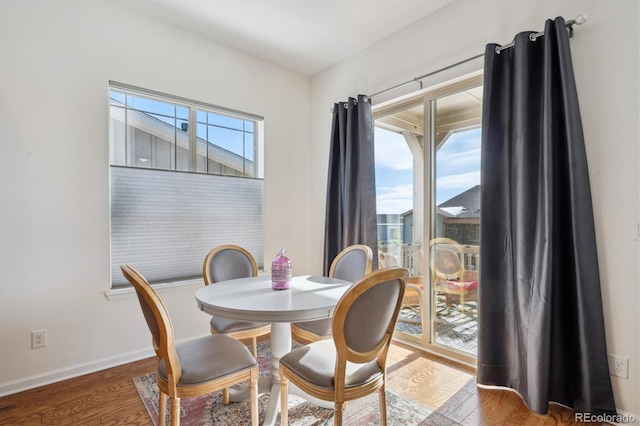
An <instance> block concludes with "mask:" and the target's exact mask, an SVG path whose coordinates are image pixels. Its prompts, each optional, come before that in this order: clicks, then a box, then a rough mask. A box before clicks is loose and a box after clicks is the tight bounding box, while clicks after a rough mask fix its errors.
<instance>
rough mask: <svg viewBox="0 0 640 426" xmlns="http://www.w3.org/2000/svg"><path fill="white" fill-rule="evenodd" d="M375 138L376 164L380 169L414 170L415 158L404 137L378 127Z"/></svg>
mask: <svg viewBox="0 0 640 426" xmlns="http://www.w3.org/2000/svg"><path fill="white" fill-rule="evenodd" d="M375 138H376V144H375V156H376V164H377V165H378V166H379V167H386V168H389V169H392V170H410V169H412V168H413V156H412V155H411V151H410V150H409V147H408V146H407V142H406V141H405V139H404V137H403V136H402V135H400V134H398V133H394V132H390V131H388V130H384V129H380V128H377V127H376V134H375Z"/></svg>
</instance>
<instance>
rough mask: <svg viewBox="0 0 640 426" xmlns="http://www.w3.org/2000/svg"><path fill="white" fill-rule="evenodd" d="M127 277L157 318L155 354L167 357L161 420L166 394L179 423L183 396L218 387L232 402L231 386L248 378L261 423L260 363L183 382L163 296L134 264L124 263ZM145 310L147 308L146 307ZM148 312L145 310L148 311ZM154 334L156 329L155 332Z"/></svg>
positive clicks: (175, 423) (175, 424)
mask: <svg viewBox="0 0 640 426" xmlns="http://www.w3.org/2000/svg"><path fill="white" fill-rule="evenodd" d="M120 268H121V269H122V273H123V274H124V276H125V278H127V280H129V282H130V283H131V284H132V285H133V287H134V288H135V290H136V292H137V293H138V297H141V298H143V299H144V300H145V301H146V304H147V305H148V306H149V308H150V309H151V314H152V315H153V317H154V318H155V323H156V324H157V326H158V330H157V335H158V336H159V341H156V339H155V338H154V337H152V344H153V349H154V350H155V352H156V356H157V357H158V358H159V359H160V360H164V362H165V366H166V369H167V378H168V380H166V381H165V380H163V379H162V378H161V377H160V375H159V374H156V377H157V382H158V388H159V390H160V392H159V397H160V400H159V401H158V423H159V424H160V425H164V424H165V423H164V422H165V416H166V412H167V405H166V403H167V401H166V396H167V395H168V396H169V399H170V400H171V425H172V426H178V425H179V424H180V398H183V397H184V398H190V397H195V396H201V395H206V394H209V393H212V392H215V391H218V390H223V392H224V403H225V404H228V403H229V390H228V388H229V387H230V386H233V385H235V384H238V383H242V382H245V381H249V389H250V400H251V401H250V404H251V424H252V425H253V426H257V425H258V375H259V372H258V366H257V365H256V366H255V367H253V368H248V369H244V370H240V371H237V372H235V373H233V374H229V375H226V376H222V377H219V378H216V379H214V380H209V381H207V382H203V383H200V384H197V385H188V386H180V379H181V377H182V368H181V367H180V360H179V359H178V354H177V352H176V347H175V342H174V333H173V324H172V323H171V318H170V317H169V312H168V311H167V308H166V307H165V305H164V303H163V302H162V299H160V297H159V296H158V294H157V293H156V292H155V290H154V289H153V288H152V287H151V285H150V284H149V283H148V282H147V280H146V279H145V278H144V277H143V276H142V275H141V274H140V273H139V272H138V271H137V270H135V268H133V267H132V266H131V265H122V266H121V267H120ZM143 311H144V309H143ZM145 315H146V313H145ZM152 334H153V333H152Z"/></svg>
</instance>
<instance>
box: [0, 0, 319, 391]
mask: <svg viewBox="0 0 640 426" xmlns="http://www.w3.org/2000/svg"><path fill="white" fill-rule="evenodd" d="M109 80H114V81H118V82H122V83H127V84H131V85H135V86H139V87H143V88H148V89H152V90H156V91H161V92H164V93H168V94H172V95H177V96H182V97H186V98H191V99H195V100H199V101H203V102H208V103H211V104H215V105H221V106H225V107H229V108H234V109H237V110H241V111H246V112H250V113H254V114H259V115H263V116H264V117H265V144H266V150H265V156H266V159H265V163H266V167H265V193H264V199H265V258H266V259H267V260H269V259H271V257H272V256H275V254H276V250H277V248H278V247H286V248H287V249H288V253H289V254H290V256H291V258H292V260H293V262H294V268H295V269H296V271H297V272H299V273H308V272H309V269H310V265H311V262H310V259H311V257H310V256H311V254H310V238H309V235H310V234H309V228H310V226H309V221H310V219H309V218H310V214H311V213H310V206H311V204H310V199H309V195H308V194H309V191H308V189H309V187H310V176H309V174H308V173H307V169H308V163H309V162H310V152H309V146H308V142H307V141H308V139H309V127H310V109H309V105H310V81H309V78H308V77H305V76H301V75H298V74H295V73H292V72H290V71H287V70H284V69H282V68H278V67H276V66H274V65H271V64H268V63H265V62H263V61H260V60H257V59H254V58H252V57H249V56H246V55H243V54H240V53H238V52H236V51H234V50H232V49H229V48H226V47H224V46H221V45H216V44H215V43H212V42H210V41H205V40H204V39H200V38H198V37H196V36H192V35H190V34H188V33H186V32H183V31H181V30H178V29H174V28H172V27H169V26H167V25H165V24H162V23H160V22H157V21H153V20H151V19H147V18H146V17H144V16H142V15H138V14H137V13H135V12H133V11H131V10H129V9H128V8H126V7H123V6H121V5H118V4H113V3H110V2H104V1H92V2H87V1H75V2H63V1H56V2H47V1H13V0H10V1H2V2H0V200H1V201H0V324H1V326H0V360H1V362H0V395H1V394H6V393H12V392H15V391H17V390H19V389H22V388H25V387H30V386H34V385H39V384H42V383H44V382H47V381H51V380H57V379H60V378H63V377H66V376H69V375H74V374H78V373H82V372H86V371H89V370H92V369H99V368H101V367H104V366H109V365H113V364H118V363H122V362H125V361H128V360H130V359H132V358H136V357H141V356H143V355H151V351H150V349H151V345H150V335H149V332H148V330H147V329H146V325H145V323H144V320H143V317H142V315H141V311H140V307H139V306H138V304H137V303H138V302H137V300H136V299H135V298H134V297H129V298H125V299H120V300H115V301H108V300H107V298H106V297H105V292H106V291H107V290H108V289H109V282H110V276H109V274H110V269H109V180H108V179H109V169H108V163H109V157H108V152H109V149H108V134H107V124H108V117H109V111H108V107H107V105H108V99H107V96H108V90H107V88H108V81H109ZM293 205H295V211H294V210H293V209H292V206H293ZM197 288H198V286H192V287H188V288H181V289H175V290H170V291H167V292H164V293H162V296H163V297H164V298H165V301H166V303H167V305H168V308H169V310H170V312H171V314H172V316H173V321H174V326H175V329H176V333H177V336H178V337H179V338H188V337H192V336H195V335H203V334H208V333H209V326H208V319H209V316H208V315H206V314H204V313H202V312H200V311H199V310H198V309H197V307H196V303H195V299H194V296H193V294H194V292H195V290H196V289H197ZM43 328H44V329H47V331H48V346H47V347H45V348H40V349H31V347H30V332H31V330H38V329H43Z"/></svg>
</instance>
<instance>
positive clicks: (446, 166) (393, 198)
mask: <svg viewBox="0 0 640 426" xmlns="http://www.w3.org/2000/svg"><path fill="white" fill-rule="evenodd" d="M480 132H481V130H480V129H479V128H478V129H472V130H466V131H460V132H456V133H454V134H452V135H451V136H450V137H449V138H448V139H447V141H446V142H445V143H444V144H443V145H442V146H441V147H440V149H439V150H438V152H437V153H436V204H440V203H442V202H444V201H447V200H449V199H450V198H452V197H454V196H456V195H458V194H460V193H462V192H464V191H466V190H467V189H469V188H472V187H474V186H476V185H479V184H480V135H481V133H480ZM375 161H376V192H377V197H376V198H377V211H378V214H393V213H403V212H406V211H408V210H411V209H413V157H412V155H411V151H410V150H409V147H408V146H407V143H406V142H405V140H404V138H403V137H402V135H400V134H398V133H394V132H390V131H387V130H384V129H380V128H378V127H376V128H375Z"/></svg>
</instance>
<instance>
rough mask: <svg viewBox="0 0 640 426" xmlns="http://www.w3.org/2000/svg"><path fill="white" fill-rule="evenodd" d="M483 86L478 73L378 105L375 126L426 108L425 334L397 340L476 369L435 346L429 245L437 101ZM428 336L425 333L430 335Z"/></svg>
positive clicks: (464, 357)
mask: <svg viewBox="0 0 640 426" xmlns="http://www.w3.org/2000/svg"><path fill="white" fill-rule="evenodd" d="M482 84H483V75H482V71H478V72H475V73H473V74H470V75H467V76H465V77H461V78H459V79H456V80H454V81H448V82H445V83H442V84H439V85H437V86H434V87H430V88H427V89H423V90H420V91H417V92H414V93H411V94H409V95H405V96H401V97H399V98H395V99H392V100H389V101H385V102H382V103H380V104H376V105H374V106H373V107H372V112H373V119H374V122H375V120H376V119H379V118H382V117H385V116H387V115H390V114H393V113H396V112H399V111H402V110H405V109H407V108H409V107H411V106H415V105H416V104H422V105H423V110H424V117H423V129H424V131H423V135H424V136H423V140H424V145H423V149H422V154H423V157H422V164H423V170H422V175H423V182H422V194H417V195H418V196H419V195H421V198H422V200H420V199H418V200H416V199H414V211H415V210H416V205H417V204H418V203H422V205H421V206H420V209H421V210H422V217H423V223H422V232H423V236H422V247H423V253H424V254H425V255H424V256H422V271H424V272H423V283H424V284H423V287H424V290H423V293H422V298H423V299H422V310H423V311H422V330H423V333H422V335H421V336H413V335H408V334H406V333H402V335H400V334H399V333H397V332H396V333H395V334H394V337H397V338H398V340H400V341H401V342H403V343H406V344H409V345H412V346H415V347H417V348H419V349H422V350H425V351H427V352H431V353H434V354H436V355H439V356H441V357H444V358H447V359H451V360H454V361H457V362H460V363H462V364H465V365H468V366H471V367H474V368H475V366H476V358H475V357H473V356H471V355H469V354H468V353H464V352H461V351H458V350H455V349H451V348H447V347H446V346H444V345H441V344H436V343H434V342H435V318H432V312H434V308H435V295H436V292H435V288H434V285H433V282H432V281H433V280H432V274H431V270H430V265H429V247H428V246H429V243H428V242H429V241H431V239H432V238H434V237H435V217H434V214H433V212H434V211H435V182H436V179H435V178H436V176H435V173H436V170H435V169H436V168H435V160H436V156H435V153H436V148H437V147H436V143H437V137H436V133H437V129H436V126H435V125H434V124H435V123H436V122H437V120H436V114H437V100H438V99H439V98H443V97H446V96H448V95H452V94H454V93H458V92H461V91H465V90H468V89H471V88H474V87H478V86H481V85H482ZM427 330H428V332H425V331H427Z"/></svg>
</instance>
